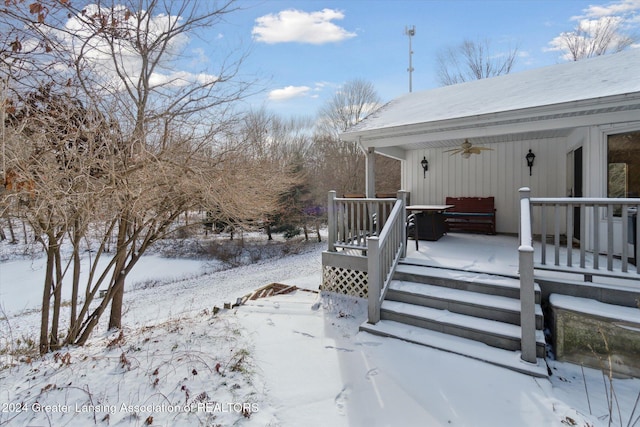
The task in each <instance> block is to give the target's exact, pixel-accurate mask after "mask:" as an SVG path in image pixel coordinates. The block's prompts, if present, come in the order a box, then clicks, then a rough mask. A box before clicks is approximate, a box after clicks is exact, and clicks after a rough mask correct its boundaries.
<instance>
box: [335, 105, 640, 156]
mask: <svg viewBox="0 0 640 427" xmlns="http://www.w3.org/2000/svg"><path fill="white" fill-rule="evenodd" d="M638 120H640V92H632V93H629V94H624V95H614V96H609V97H605V98H594V99H587V100H581V101H573V102H567V103H563V104H555V105H546V106H539V107H532V108H526V109H521V110H511V111H502V112H495V113H490V114H483V115H477V116H468V117H459V118H454V119H448V120H441V121H433V122H423V123H415V124H407V125H403V126H395V127H387V128H378V129H367V130H363V131H352V132H345V133H343V134H342V135H341V138H342V139H343V140H345V141H353V142H359V143H360V144H361V145H362V146H363V147H364V148H368V147H375V148H376V150H377V151H383V150H382V149H390V148H395V149H396V150H401V151H396V153H397V154H396V155H398V153H401V152H402V151H406V150H414V149H420V148H436V147H451V146H457V145H459V144H460V143H461V142H462V141H463V140H464V139H465V138H468V139H473V142H474V144H484V143H496V142H507V141H518V140H530V139H541V138H554V137H562V136H566V135H568V134H569V133H570V132H571V131H572V130H573V129H575V128H577V127H582V126H592V125H601V124H611V123H621V122H629V121H638ZM393 157H396V156H393ZM398 158H402V157H398Z"/></svg>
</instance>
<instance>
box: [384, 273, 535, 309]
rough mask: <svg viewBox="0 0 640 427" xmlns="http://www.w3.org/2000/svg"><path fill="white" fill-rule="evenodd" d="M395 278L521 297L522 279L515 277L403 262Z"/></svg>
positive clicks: (496, 294) (516, 297) (483, 292)
mask: <svg viewBox="0 0 640 427" xmlns="http://www.w3.org/2000/svg"><path fill="white" fill-rule="evenodd" d="M393 278H394V279H396V280H401V281H405V282H416V283H426V284H429V285H435V286H442V287H447V288H453V289H460V290H465V291H470V292H478V293H482V294H489V295H495V296H503V297H508V298H515V299H519V298H520V281H519V280H518V279H515V278H513V277H505V276H497V275H492V274H486V273H473V272H468V271H460V270H448V269H444V268H434V267H425V266H420V265H411V264H403V263H401V264H398V267H397V268H396V271H395V274H394V275H393ZM534 286H535V294H536V303H537V304H540V286H539V285H538V284H537V283H536V284H534Z"/></svg>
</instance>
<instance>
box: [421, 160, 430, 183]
mask: <svg viewBox="0 0 640 427" xmlns="http://www.w3.org/2000/svg"><path fill="white" fill-rule="evenodd" d="M420 166H422V171H423V172H424V178H426V177H427V171H428V170H429V162H428V161H427V158H426V157H424V156H423V157H422V161H421V162H420Z"/></svg>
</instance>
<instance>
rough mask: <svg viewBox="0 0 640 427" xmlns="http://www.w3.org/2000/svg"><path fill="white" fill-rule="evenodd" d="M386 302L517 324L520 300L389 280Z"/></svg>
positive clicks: (538, 312) (539, 319)
mask: <svg viewBox="0 0 640 427" xmlns="http://www.w3.org/2000/svg"><path fill="white" fill-rule="evenodd" d="M386 299H387V300H389V301H399V302H405V303H410V304H416V305H421V306H425V307H431V308H437V309H441V310H449V311H451V312H454V313H460V314H466V315H469V316H476V317H481V318H484V319H491V320H498V321H501V322H506V323H512V324H514V325H519V324H520V300H518V299H514V298H509V297H505V296H499V295H489V294H484V293H478V292H471V291H466V290H462V289H455V288H448V287H443V286H434V285H429V284H425V283H416V282H405V281H402V280H393V281H391V283H390V285H389V290H388V291H387V295H386ZM542 324H543V317H542V309H541V308H540V305H536V329H542V328H543V325H542Z"/></svg>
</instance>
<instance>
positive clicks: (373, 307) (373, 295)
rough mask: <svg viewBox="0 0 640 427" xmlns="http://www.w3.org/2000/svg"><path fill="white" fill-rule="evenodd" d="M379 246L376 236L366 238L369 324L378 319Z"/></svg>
mask: <svg viewBox="0 0 640 427" xmlns="http://www.w3.org/2000/svg"><path fill="white" fill-rule="evenodd" d="M379 252H380V248H379V246H378V237H377V236H374V237H369V238H368V239H367V284H368V287H369V289H368V300H367V302H368V305H369V307H368V308H369V320H368V322H369V323H371V324H376V323H378V322H379V321H380V292H381V289H380V288H381V287H382V285H381V283H382V275H381V274H380V262H379V255H380V254H379Z"/></svg>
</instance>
